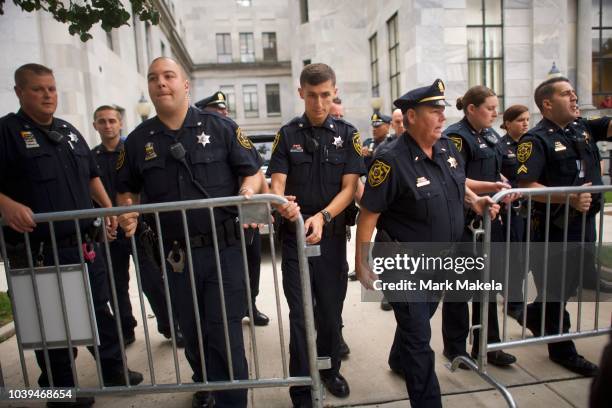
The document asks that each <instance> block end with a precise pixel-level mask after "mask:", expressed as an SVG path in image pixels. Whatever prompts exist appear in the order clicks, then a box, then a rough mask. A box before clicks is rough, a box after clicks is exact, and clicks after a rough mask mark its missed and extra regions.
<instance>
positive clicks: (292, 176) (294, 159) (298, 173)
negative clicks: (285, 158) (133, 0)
mask: <svg viewBox="0 0 612 408" xmlns="http://www.w3.org/2000/svg"><path fill="white" fill-rule="evenodd" d="M289 158H290V161H291V169H290V170H289V174H288V175H287V183H288V184H305V183H307V182H308V180H309V179H310V170H311V168H312V155H310V154H308V153H290V155H289Z"/></svg>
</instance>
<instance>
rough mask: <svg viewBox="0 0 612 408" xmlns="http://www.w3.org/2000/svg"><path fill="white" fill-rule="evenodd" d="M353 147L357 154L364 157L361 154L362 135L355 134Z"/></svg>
mask: <svg viewBox="0 0 612 408" xmlns="http://www.w3.org/2000/svg"><path fill="white" fill-rule="evenodd" d="M353 147H354V148H355V151H356V152H357V154H358V155H360V156H362V154H361V135H360V134H359V132H355V134H354V135H353Z"/></svg>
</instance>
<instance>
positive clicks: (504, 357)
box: [472, 350, 516, 367]
mask: <svg viewBox="0 0 612 408" xmlns="http://www.w3.org/2000/svg"><path fill="white" fill-rule="evenodd" d="M472 358H473V359H474V360H475V359H477V358H478V352H477V351H474V350H472ZM487 363H490V364H493V365H494V366H497V367H508V366H509V365H512V364H514V363H516V357H514V356H513V355H512V354H508V353H506V352H504V351H502V350H496V351H489V352H488V353H487Z"/></svg>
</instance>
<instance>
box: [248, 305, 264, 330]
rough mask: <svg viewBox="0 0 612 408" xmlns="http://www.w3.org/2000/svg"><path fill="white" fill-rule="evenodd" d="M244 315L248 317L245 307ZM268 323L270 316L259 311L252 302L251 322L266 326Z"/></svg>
mask: <svg viewBox="0 0 612 408" xmlns="http://www.w3.org/2000/svg"><path fill="white" fill-rule="evenodd" d="M246 317H249V310H248V309H247V312H246ZM268 323H270V318H269V317H268V316H266V315H265V314H263V313H261V312H260V311H259V310H258V309H257V306H255V304H253V324H254V325H255V326H267V325H268Z"/></svg>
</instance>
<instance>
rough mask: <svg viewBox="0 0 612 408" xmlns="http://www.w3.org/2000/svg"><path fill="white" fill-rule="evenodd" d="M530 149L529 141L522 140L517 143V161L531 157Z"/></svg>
mask: <svg viewBox="0 0 612 408" xmlns="http://www.w3.org/2000/svg"><path fill="white" fill-rule="evenodd" d="M532 150H533V144H532V143H531V142H523V143H521V144H519V145H518V148H517V149H516V157H517V158H518V161H520V162H521V163H525V162H526V161H527V159H529V158H530V157H531V151H532ZM525 170H526V169H525Z"/></svg>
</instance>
